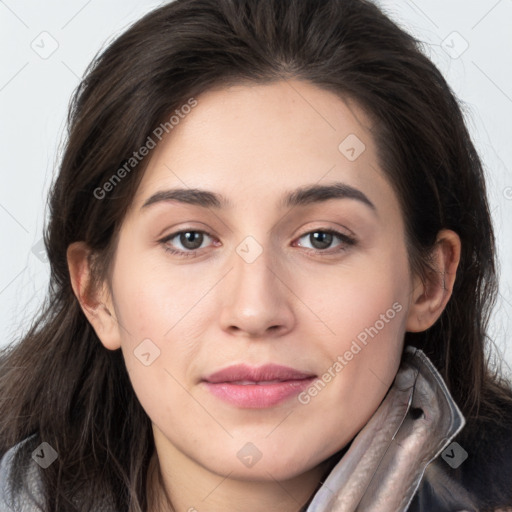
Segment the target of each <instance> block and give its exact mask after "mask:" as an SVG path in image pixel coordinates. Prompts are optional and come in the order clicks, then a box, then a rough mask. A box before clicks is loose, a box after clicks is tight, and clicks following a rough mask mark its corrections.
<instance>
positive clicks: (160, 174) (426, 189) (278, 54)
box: [0, 0, 512, 512]
mask: <svg viewBox="0 0 512 512" xmlns="http://www.w3.org/2000/svg"><path fill="white" fill-rule="evenodd" d="M50 205H51V211H50V214H51V218H50V222H49V226H48V229H47V232H46V236H45V244H46V248H47V251H48V257H49V260H50V264H51V272H52V273H51V286H50V294H49V300H48V303H47V305H46V307H45V310H44V311H42V312H41V314H40V316H39V317H38V318H37V320H36V322H35V323H34V326H33V327H32V328H31V330H30V331H29V333H28V334H27V335H26V336H25V337H24V339H23V340H21V343H19V344H18V345H16V346H13V347H12V348H11V349H10V350H9V351H6V353H5V355H4V358H3V363H2V366H1V371H0V379H1V380H0V389H1V393H0V396H1V397H2V398H1V400H2V401H1V403H0V417H1V418H2V422H1V423H0V425H1V427H0V428H1V430H0V433H1V434H0V455H3V456H4V457H3V459H2V471H3V473H2V472H0V474H3V477H0V478H3V484H2V485H3V486H4V487H3V490H4V496H6V498H5V499H4V502H5V503H7V506H14V507H15V506H16V503H17V504H18V506H19V508H20V509H21V510H24V511H25V510H37V509H36V508H34V507H35V503H36V502H39V503H40V504H41V509H42V510H48V511H50V510H52V511H53V510H55V511H59V512H60V511H68V510H70V511H71V510H80V511H86V510H87V511H90V510H109V511H111V510H116V511H117V510H130V511H141V510H148V511H163V510H188V511H194V510H197V511H202V510H208V511H217V510H230V511H242V510H243V511H248V510H250V511H252V512H255V511H260V510H265V511H269V510H276V511H277V510H279V511H297V510H311V511H313V510H317V511H319V510H333V511H334V510H356V508H357V507H358V506H359V507H360V508H358V510H363V509H364V510H370V509H372V510H381V511H386V510H388V511H390V510H397V509H399V510H406V509H407V510H423V511H424V510H437V511H439V510H462V509H463V508H461V507H465V509H471V510H500V509H501V510H502V509H505V507H507V506H512V476H511V475H512V472H511V462H510V460H511V455H512V454H511V453H510V448H508V447H509V446H510V440H511V438H512V391H511V390H510V387H509V384H508V383H506V382H504V381H503V380H502V379H501V378H500V377H499V375H495V374H493V373H492V372H491V370H490V368H489V367H488V365H487V361H486V358H485V352H484V349H485V347H486V328H487V322H488V316H489V313H490V311H491V307H492V305H493V302H494V298H495V293H496V276H495V261H494V236H493V230H492V225H491V220H490V214H489V208H488V204H487V199H486V190H485V183H484V179H483V172H482V167H481V163H480V160H479V158H478V155H477V154H476V152H475V149H474V146H473V144H472V142H471V140H470V138H469V135H468V132H467V129H466V127H465V124H464V121H463V118H462V115H461V112H460V109H459V106H458V104H457V101H456V99H455V98H454V96H453V94H452V93H451V91H450V89H449V87H448V86H447V84H446V82H445V80H444V79H443V77H442V76H441V75H440V73H439V72H438V70H437V69H436V68H435V66H434V65H433V64H432V63H431V62H430V61H429V60H428V59H427V58H426V57H424V56H423V55H422V54H421V53H420V51H419V50H418V46H417V44H416V41H415V40H414V39H413V38H412V37H411V36H409V35H408V34H406V33H404V32H403V31H402V30H401V29H399V28H398V27H397V26H396V25H395V24H394V23H393V22H392V21H390V20H389V19H388V18H387V17H386V16H384V15H383V14H382V13H381V12H380V11H379V10H378V8H377V7H376V6H375V5H373V4H372V3H370V2H366V1H355V0H326V1H324V2H316V1H313V0H292V1H289V2H281V1H280V0H258V1H255V0H250V1H249V0H246V1H244V0H239V1H236V2H235V1H232V0H223V1H220V2H219V1H218V0H216V1H214V0H178V1H176V2H173V3H171V4H169V5H165V6H163V7H161V8H159V9H157V10H155V11H153V12H151V13H149V14H148V15H147V16H145V17H144V18H143V19H141V20H140V21H139V22H137V23H136V24H135V25H134V26H132V27H131V28H130V29H129V30H128V31H126V33H124V34H123V35H122V36H121V37H119V38H118V39H117V40H116V41H115V42H114V43H112V44H111V45H110V47H109V48H107V50H106V51H105V52H104V53H103V54H102V55H100V56H99V57H98V58H97V59H96V60H95V61H94V62H93V64H92V66H91V67H90V69H89V70H88V72H87V74H86V77H85V78H84V80H83V81H82V83H81V85H80V87H79V88H78V90H77V91H76V94H75V96H74V99H73V103H72V107H71V111H70V116H69V139H68V141H67V146H66V150H65V153H64V156H63V160H62V163H61V167H60V172H59V175H58V177H57V179H56V181H55V184H54V186H53V189H52V192H51V198H50ZM412 347H416V348H417V349H419V350H415V349H414V348H412ZM446 415H447V416H446ZM445 417H448V418H449V419H450V421H449V422H448V423H447V424H444V423H443V418H445ZM428 421H430V422H431V423H428V424H429V425H432V428H430V429H426V428H425V425H427V422H428ZM464 422H465V425H464V426H463V424H464ZM383 425H384V427H383ZM416 426H419V427H418V428H419V430H418V428H417V427H416ZM381 432H386V435H385V436H384V437H382V438H381V437H379V436H378V435H377V433H379V435H380V433H381ZM418 432H423V433H422V434H421V435H418V434H417V433H418ZM415 436H416V437H415ZM433 436H437V437H436V438H435V443H434V445H433V446H434V449H432V448H431V447H429V443H426V442H425V441H426V440H431V439H434V437H433ZM374 440H377V441H378V446H375V445H374V444H372V443H373V441H374ZM411 440H415V441H416V443H415V444H414V443H410V442H409V441H411ZM452 440H453V441H456V442H457V445H450V444H449V443H450V442H451V441H452ZM395 441H396V442H395ZM418 441H423V442H422V443H418ZM393 443H394V444H393ZM413 445H414V446H413ZM457 446H458V447H459V448H457ZM450 447H451V448H450ZM444 449H448V450H451V451H449V452H447V455H448V457H450V456H452V453H453V459H455V458H457V459H458V462H459V463H458V464H455V463H453V464H452V465H451V466H450V465H448V464H446V463H445V462H444V460H443V459H442V458H441V456H440V455H441V451H442V450H444ZM460 449H462V450H463V452H462V451H460ZM454 450H456V451H454ZM464 453H466V455H467V458H466V460H464V461H462V459H463V458H464V457H462V456H461V454H462V455H463V454H464ZM375 454H382V460H383V461H384V462H385V463H382V461H381V460H371V461H370V462H369V463H368V465H367V466H365V467H364V468H363V469H362V470H359V469H358V467H357V462H358V461H366V460H367V458H368V457H369V458H370V459H372V458H373V459H375ZM404 458H405V460H406V462H407V464H405V465H401V464H400V461H403V460H404ZM432 460H433V462H432V463H431V464H428V463H429V462H431V461H432ZM397 461H398V462H397ZM36 463H37V464H36ZM395 463H396V465H395ZM410 464H412V466H410ZM425 466H426V467H427V469H426V470H425ZM452 466H453V467H452ZM397 468H398V469H397ZM395 474H396V475H398V476H399V477H400V478H399V479H398V480H399V483H400V482H401V487H400V485H399V487H397V490H395V488H392V487H389V486H388V484H387V483H386V476H389V475H395ZM354 475H355V476H354ZM354 479H355V480H354ZM420 479H421V481H420ZM0 481H1V480H0ZM409 481H410V485H409V483H408V482H409ZM404 482H407V486H405V485H404ZM322 483H324V484H323V485H322ZM330 483H335V488H333V487H329V484H330ZM349 484H350V485H351V484H353V487H347V486H349ZM363 484H364V485H363ZM390 485H391V484H390ZM0 488H2V487H0ZM355 488H358V489H360V488H363V490H362V491H357V492H359V494H358V495H357V497H356V498H354V493H353V489H355ZM329 493H330V495H332V496H335V499H334V501H333V500H331V498H330V497H327V495H328V494H329ZM383 493H384V494H386V493H387V495H388V497H387V498H385V502H384V504H383V505H382V506H380V505H379V499H380V497H381V496H382V495H383ZM30 494H32V495H33V497H32V498H31V497H30ZM397 494H398V495H399V496H398V501H399V502H400V505H396V507H395V504H394V502H392V501H391V500H392V499H394V498H393V496H390V495H397ZM395 497H396V496H395ZM16 500H18V501H16ZM350 500H351V501H350ZM386 500H387V501H386ZM363 504H368V505H364V506H363ZM372 507H373V508H372ZM379 507H380V508H379ZM393 507H395V508H393Z"/></svg>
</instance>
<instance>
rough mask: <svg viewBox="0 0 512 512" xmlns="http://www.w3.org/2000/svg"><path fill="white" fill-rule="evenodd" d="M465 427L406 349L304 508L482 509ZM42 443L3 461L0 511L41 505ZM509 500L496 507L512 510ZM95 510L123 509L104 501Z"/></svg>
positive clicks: (34, 510)
mask: <svg viewBox="0 0 512 512" xmlns="http://www.w3.org/2000/svg"><path fill="white" fill-rule="evenodd" d="M464 425H465V419H464V417H463V416H462V414H461V412H460V410H459V409H458V407H457V405H456V404H455V402H454V401H453V399H452V397H451V395H450V393H449V392H448V389H447V388H446V385H445V383H444V381H443V379H442V378H441V376H440V374H439V373H438V371H437V370H436V369H435V367H434V366H433V364H432V363H431V361H430V360H429V359H428V358H427V356H426V355H425V354H424V353H423V352H422V351H421V350H418V349H415V348H413V347H406V349H405V352H404V357H403V358H402V363H401V366H400V369H399V371H398V373H397V375H396V378H395V381H394V383H393V385H392V386H391V388H390V390H389V391H388V393H387V395H386V397H385V399H384V400H383V402H382V403H381V405H380V406H379V408H378V409H377V411H376V412H375V413H374V414H373V416H372V417H371V418H370V420H369V421H368V423H367V424H366V425H365V427H364V428H363V429H362V430H361V431H360V432H359V433H358V434H357V435H356V436H355V438H354V439H353V440H352V441H351V442H350V443H349V445H348V446H347V447H346V448H344V449H343V450H342V451H341V452H340V456H339V459H338V460H337V462H336V464H335V466H334V467H333V469H332V470H331V471H330V472H329V474H328V475H327V478H326V479H325V480H324V481H323V482H322V483H321V484H320V486H319V488H318V489H317V491H316V492H315V493H314V495H313V496H312V497H311V499H310V500H309V502H308V503H307V504H306V505H305V506H304V507H303V508H302V509H301V511H300V512H356V511H358V512H362V511H364V512H465V511H468V512H477V511H478V510H479V509H478V508H477V507H478V505H477V503H478V497H477V496H475V495H474V494H473V492H472V490H471V489H469V488H467V487H465V486H464V485H462V484H461V481H460V479H459V478H457V477H456V475H457V474H460V470H459V473H457V471H458V468H459V467H460V466H462V465H463V464H464V463H465V461H466V459H467V458H468V456H469V455H468V452H467V451H466V450H465V448H464V447H463V446H461V445H460V444H458V443H454V442H452V440H453V438H454V437H455V436H456V435H457V434H458V433H459V432H460V431H461V430H462V429H463V427H464ZM37 446H38V438H37V434H34V435H32V436H30V437H28V438H26V439H24V440H23V441H21V442H20V443H18V444H16V445H15V446H13V447H12V448H10V449H9V450H8V451H7V452H6V453H5V454H4V456H3V457H2V458H1V459H0V512H14V511H16V512H41V511H44V509H43V508H42V505H41V508H38V507H37V503H39V504H42V503H43V489H42V484H41V481H40V478H39V471H40V468H39V466H38V465H37V464H36V463H35V462H34V460H36V459H35V453H34V452H31V451H30V450H33V449H35V447H37ZM24 450H25V452H26V453H25V456H24V458H23V460H24V461H25V463H26V473H25V475H26V481H25V484H26V485H25V486H20V487H19V488H17V486H14V487H11V486H10V484H9V479H8V476H9V473H10V470H11V468H12V467H13V463H14V457H15V455H16V454H17V453H18V452H22V451H24ZM470 451H471V450H470ZM30 455H31V457H29V456H30ZM32 459H34V460H32ZM508 505H510V508H505V507H503V508H500V509H496V510H500V511H501V510H503V511H505V510H507V511H508V510H510V511H512V503H510V504H508V503H507V506H508ZM44 512H45V511H44ZM96 512H118V511H114V510H113V509H112V508H109V507H108V506H106V505H105V506H104V507H103V508H100V509H98V510H97V511H96Z"/></svg>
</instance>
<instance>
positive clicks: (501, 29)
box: [0, 0, 512, 365]
mask: <svg viewBox="0 0 512 512" xmlns="http://www.w3.org/2000/svg"><path fill="white" fill-rule="evenodd" d="M283 1H284V0H283ZM160 4H161V2H156V1H147V0H146V1H141V0H107V1H102V2H100V1H99V0H88V1H87V0H72V1H67V2H62V1H58V0H46V1H45V2H36V1H34V0H32V1H28V0H0V44H1V48H2V57H1V66H0V115H1V120H2V122H1V125H0V130H1V131H0V155H1V165H0V172H1V179H0V233H1V240H2V243H1V248H0V329H1V333H2V336H1V337H0V346H2V345H5V344H7V343H8V342H10V341H11V340H12V339H14V338H15V337H17V336H18V335H19V334H20V333H21V332H22V331H23V330H24V329H26V328H28V326H29V324H30V321H31V317H32V315H33V314H34V312H36V311H37V309H38V308H39V307H40V305H41V303H42V301H43V298H44V295H45V292H46V286H47V281H48V275H49V272H48V263H47V262H46V261H45V258H44V254H42V253H41V252H40V244H39V242H40V239H41V234H42V227H43V222H44V217H45V214H46V206H45V205H46V195H47V192H48V188H49V185H50V183H51V181H52V179H53V176H54V174H55V172H56V168H57V163H58V159H59V155H60V152H59V148H60V144H61V143H62V140H63V137H64V135H65V119H66V113H67V106H68V102H69V99H70V96H71V93H72V91H73V90H74V89H75V87H76V86H77V85H78V81H79V78H80V76H81V75H82V73H83V72H84V70H85V68H86V66H87V64H88V63H89V62H90V61H91V59H92V58H93V56H94V55H95V54H96V52H97V51H98V50H99V49H100V48H102V47H104V46H105V45H106V44H107V43H108V42H109V41H111V40H112V38H113V37H114V36H115V35H118V34H119V33H120V32H121V31H123V30H124V29H125V28H127V27H128V26H129V25H130V24H131V23H132V22H133V21H134V20H136V19H138V18H139V17H141V16H142V15H143V14H145V13H146V12H147V11H149V10H151V9H152V8H154V7H157V6H158V5H160ZM380 5H381V6H383V7H384V9H385V10H386V11H387V12H388V13H389V14H390V15H391V16H392V17H393V18H394V19H395V20H397V21H398V22H399V23H401V24H402V25H403V26H404V27H405V28H406V29H407V30H408V31H409V32H411V33H412V34H414V35H415V36H416V37H417V38H418V39H420V40H421V41H423V42H425V43H426V45H425V48H426V50H427V52H428V54H429V56H430V58H431V59H432V60H433V61H434V62H435V63H436V64H437V65H438V67H439V68H440V69H441V71H442V73H443V74H444V75H445V77H447V79H448V81H449V83H450V84H451V86H452V88H453V90H454V91H455V93H456V94H457V95H458V97H459V98H460V99H461V100H462V101H463V102H464V104H465V112H466V115H467V120H468V123H469V127H470V130H471V132H472V134H473V137H474V140H475V142H476V145H477V149H478V150H479V152H480V155H481V156H482V158H483V160H484V164H485V166H486V172H487V183H488V189H489V198H490V203H491V210H492V215H493V220H494V223H495V229H496V237H497V242H498V257H499V260H500V270H501V281H500V284H501V288H500V295H499V301H498V304H497V306H496V308H495V310H494V314H493V318H492V324H491V333H490V334H491V336H492V337H493V338H494V339H495V342H496V344H497V346H498V347H499V349H500V350H501V351H502V353H503V354H504V355H505V358H506V360H507V361H508V363H509V364H510V365H512V314H511V313H512V286H511V284H512V258H511V257H510V254H511V250H512V228H511V223H512V122H511V118H512V31H511V30H510V26H511V22H512V0H478V1H472V2H468V1H467V0H428V1H420V0H415V1H412V0H382V1H381V2H380ZM418 121H419V122H420V120H418Z"/></svg>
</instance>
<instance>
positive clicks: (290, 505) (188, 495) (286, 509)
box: [147, 450, 335, 512]
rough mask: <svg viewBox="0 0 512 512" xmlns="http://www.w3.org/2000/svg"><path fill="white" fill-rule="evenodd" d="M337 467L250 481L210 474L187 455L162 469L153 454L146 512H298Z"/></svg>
mask: <svg viewBox="0 0 512 512" xmlns="http://www.w3.org/2000/svg"><path fill="white" fill-rule="evenodd" d="M334 462H335V461H333V460H332V457H331V458H330V459H327V460H326V461H324V462H323V463H322V464H319V465H318V466H316V467H314V468H313V469H311V470H309V471H307V472H305V473H302V474H300V475H298V476H296V477H294V478H291V479H289V480H286V481H277V480H275V479H272V478H271V476H270V475H269V479H268V480H265V481H260V480H259V481H252V480H239V479H234V478H230V477H229V474H228V475H227V476H226V475H224V476H223V475H218V474H215V473H212V472H210V471H208V470H207V469H206V468H204V467H203V466H200V465H198V464H196V463H195V462H194V461H190V460H189V459H186V457H185V456H184V455H183V454H181V457H179V458H173V460H172V461H171V463H170V464H168V465H167V464H165V463H164V464H162V461H161V460H159V457H158V454H157V452H156V450H155V452H154V453H153V456H152V458H151V461H150V465H149V469H148V478H147V491H148V505H149V506H148V512H177V511H180V512H181V511H183V512H203V511H206V510H208V512H225V511H226V510H230V511H232V512H299V511H300V510H302V509H303V507H304V506H305V504H306V503H308V502H309V500H310V498H311V497H312V495H313V494H314V493H315V492H316V490H317V489H318V487H319V485H320V483H321V482H322V481H323V480H324V478H325V477H326V476H327V474H328V472H329V471H330V470H331V469H332V466H333V465H334ZM171 498H172V499H171Z"/></svg>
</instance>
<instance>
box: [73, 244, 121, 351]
mask: <svg viewBox="0 0 512 512" xmlns="http://www.w3.org/2000/svg"><path fill="white" fill-rule="evenodd" d="M90 255H91V250H90V248H89V247H88V246H87V244H86V243H85V242H74V243H72V244H70V245H69V247H68V249H67V254H66V256H67V262H68V269H69V275H70V279H71V286H72V288H73V292H74V293H75V296H76V298H77V299H78V302H79V304H80V307H81V308H82V311H83V312H84V314H85V316H86V317H87V320H88V321H89V323H90V324H91V325H92V327H93V329H94V330H95V332H96V334H97V336H98V338H99V339H100V341H101V343H102V344H103V346H104V347H105V348H107V349H109V350H116V349H118V348H120V347H121V340H120V332H119V325H118V322H117V319H116V318H115V315H114V313H113V309H114V308H113V305H112V301H111V298H110V293H109V292H108V290H107V286H106V285H105V284H102V286H101V289H100V290H97V289H93V287H92V286H91V284H92V283H91V268H90Z"/></svg>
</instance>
